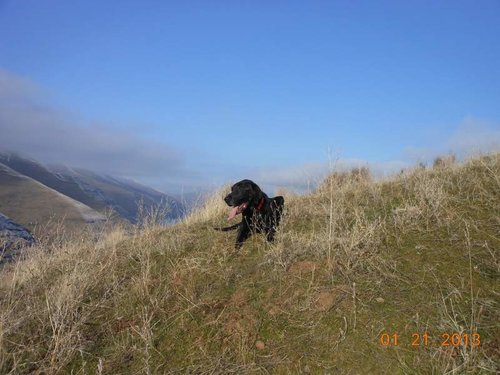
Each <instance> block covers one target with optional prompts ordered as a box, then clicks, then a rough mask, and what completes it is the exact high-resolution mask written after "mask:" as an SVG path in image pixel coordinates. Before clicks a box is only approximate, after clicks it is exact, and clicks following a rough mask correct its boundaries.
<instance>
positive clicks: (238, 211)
mask: <svg viewBox="0 0 500 375" xmlns="http://www.w3.org/2000/svg"><path fill="white" fill-rule="evenodd" d="M247 205H248V203H242V204H240V205H239V206H236V207H233V208H231V212H230V213H229V217H228V218H227V220H231V219H233V218H234V217H235V216H236V215H239V214H241V213H242V212H243V210H244V209H245V208H247Z"/></svg>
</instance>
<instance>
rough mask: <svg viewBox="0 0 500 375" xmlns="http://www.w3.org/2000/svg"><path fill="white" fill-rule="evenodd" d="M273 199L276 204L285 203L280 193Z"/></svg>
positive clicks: (281, 204)
mask: <svg viewBox="0 0 500 375" xmlns="http://www.w3.org/2000/svg"><path fill="white" fill-rule="evenodd" d="M273 200H274V201H275V202H276V204H277V205H278V206H283V205H284V204H285V198H283V197H282V196H281V195H278V196H277V197H274V198H273Z"/></svg>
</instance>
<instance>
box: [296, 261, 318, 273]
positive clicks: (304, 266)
mask: <svg viewBox="0 0 500 375" xmlns="http://www.w3.org/2000/svg"><path fill="white" fill-rule="evenodd" d="M318 269H319V264H318V263H316V262H312V261H310V260H303V261H300V262H296V263H294V264H292V265H291V266H290V268H289V269H288V272H290V273H292V274H299V275H300V274H302V273H307V272H313V271H316V270H318Z"/></svg>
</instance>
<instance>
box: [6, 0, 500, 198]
mask: <svg viewBox="0 0 500 375" xmlns="http://www.w3.org/2000/svg"><path fill="white" fill-rule="evenodd" d="M499 14H500V3H498V2H495V1H484V2H481V5H480V6H479V5H478V3H474V2H470V1H457V2H454V3H453V6H452V5H448V6H447V5H445V4H436V3H434V2H404V3H400V2H392V1H382V2H379V3H373V2H362V3H356V4H353V3H351V2H334V3H331V2H315V3H314V4H313V3H304V2H295V1H291V2H286V3H283V2H269V3H266V4H252V5H249V4H247V5H244V4H236V3H233V2H224V1H220V2H216V3H213V4H210V5H209V4H207V3H203V2H196V1H195V2H190V3H189V4H185V3H175V2H168V3H161V4H156V3H148V2H143V3H140V6H138V5H137V3H136V2H131V1H121V2H113V1H111V2H107V3H106V4H102V3H95V2H86V1H80V0H78V1H74V2H71V3H68V2H64V1H62V0H51V1H25V2H14V1H6V2H2V3H1V4H0V33H1V35H4V36H6V37H4V38H2V39H0V56H2V60H1V62H0V149H4V150H11V151H15V152H19V153H22V154H25V155H27V156H30V157H33V158H35V159H37V160H39V161H41V162H44V163H63V164H66V165H69V166H73V167H81V168H86V169H89V170H94V171H96V172H100V173H107V174H110V175H115V176H118V177H125V178H131V179H133V180H135V181H138V182H141V183H143V184H146V185H149V186H152V187H153V188H155V189H158V190H161V191H164V192H166V193H171V194H179V193H181V192H186V193H189V192H194V191H200V190H205V191H206V190H211V189H214V188H215V187H217V186H220V185H222V184H224V183H231V182H234V181H236V180H239V179H243V178H250V179H253V180H255V181H256V182H258V183H259V184H261V185H262V186H264V187H265V188H266V189H275V188H276V187H279V186H284V187H288V188H291V189H295V190H298V191H303V190H304V189H306V188H307V184H308V183H310V182H311V181H315V180H318V179H320V178H321V177H322V176H323V175H324V174H325V173H326V172H327V171H328V169H329V168H330V167H331V165H332V163H333V164H335V165H336V166H339V167H343V168H348V167H351V166H358V165H368V166H370V168H371V169H372V170H373V171H374V173H376V174H378V175H383V174H386V173H391V172H394V171H397V170H399V169H400V168H402V167H405V166H408V165H412V164H415V163H416V162H420V161H422V162H430V161H431V160H432V159H433V158H434V157H436V156H437V155H442V154H447V153H450V152H452V153H455V154H457V156H459V157H464V156H467V155H470V154H472V153H478V152H491V151H495V150H496V151H498V150H500V107H499V106H498V103H500V68H499V67H498V64H497V61H498V59H499V57H500V46H499V44H498V43H497V37H498V35H500V22H498V20H499Z"/></svg>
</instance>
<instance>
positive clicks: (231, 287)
mask: <svg viewBox="0 0 500 375" xmlns="http://www.w3.org/2000/svg"><path fill="white" fill-rule="evenodd" d="M499 194H500V155H498V154H497V155H491V156H488V157H483V158H481V159H475V160H471V161H469V162H467V163H465V164H464V165H453V164H451V165H446V164H441V165H440V166H439V167H436V168H433V169H430V170H426V169H423V168H416V169H414V170H411V171H407V172H405V173H403V174H401V175H399V176H397V177H394V178H393V179H392V180H391V181H386V182H373V181H371V180H370V178H369V177H368V176H367V175H366V174H365V173H358V172H356V171H355V172H353V173H343V174H332V175H331V176H330V177H329V178H328V179H327V180H326V181H325V182H324V184H323V185H322V186H320V187H319V188H318V189H317V191H315V192H314V193H313V194H311V195H309V196H304V197H299V196H292V195H290V194H286V207H287V211H286V217H285V218H284V221H283V226H282V227H281V229H280V232H279V236H278V238H277V241H276V242H275V243H273V244H271V245H269V244H267V243H265V242H264V240H263V238H262V237H260V236H254V237H252V238H251V240H249V241H248V242H247V243H245V245H244V246H243V248H242V250H241V251H240V252H239V253H234V252H233V250H232V249H233V245H234V237H233V235H229V234H227V233H218V232H214V231H213V229H211V227H212V226H214V225H219V224H221V223H223V222H224V221H225V213H226V212H227V209H226V208H227V207H225V206H224V204H223V202H222V199H221V197H222V196H223V192H221V193H220V194H218V195H216V196H214V197H213V199H212V200H210V201H208V202H207V204H206V206H205V207H204V208H202V209H200V210H199V211H197V212H195V213H193V214H192V215H191V216H190V217H188V218H187V219H186V220H185V221H184V222H183V223H181V224H178V225H175V226H173V227H171V228H167V229H164V228H158V227H151V228H147V229H146V230H143V231H138V232H137V233H136V234H135V235H133V236H132V237H129V236H127V235H125V233H124V231H122V230H120V228H115V229H113V230H111V229H110V230H109V231H107V232H106V233H105V234H103V237H102V238H101V240H100V241H99V242H97V243H96V242H92V241H90V240H89V241H84V242H82V243H78V244H76V243H66V244H63V245H61V246H60V247H56V248H52V249H51V255H50V256H47V255H46V248H45V247H44V246H41V247H39V248H38V250H36V249H35V250H33V251H31V254H30V256H29V257H28V258H27V259H26V260H24V261H22V262H18V263H16V264H15V265H9V266H8V267H9V268H6V269H4V271H3V272H2V273H0V328H1V331H0V332H1V334H0V372H2V373H7V372H9V371H12V372H15V373H30V372H46V373H57V372H65V373H67V372H70V371H73V372H75V373H77V372H88V373H105V374H116V373H179V372H181V373H185V372H189V373H211V374H213V373H220V374H223V373H224V374H227V373H237V374H240V373H270V372H273V373H290V372H291V373H337V374H381V373H391V374H392V373H422V374H428V373H495V372H498V371H499V370H500V368H499V365H498V363H499V359H500V353H499V349H498V348H499V337H500V327H499V321H500V319H499V318H500V316H499V315H500V314H499V306H498V302H499V289H498V285H499V283H498V281H499V272H500V264H499V254H498V249H500V239H499V234H500V219H499V216H498V215H499V212H500V195H499ZM47 246H48V245H47ZM395 335H397V336H395ZM396 340H397V342H396ZM384 344H388V345H384ZM412 344H414V345H413V346H412Z"/></svg>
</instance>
